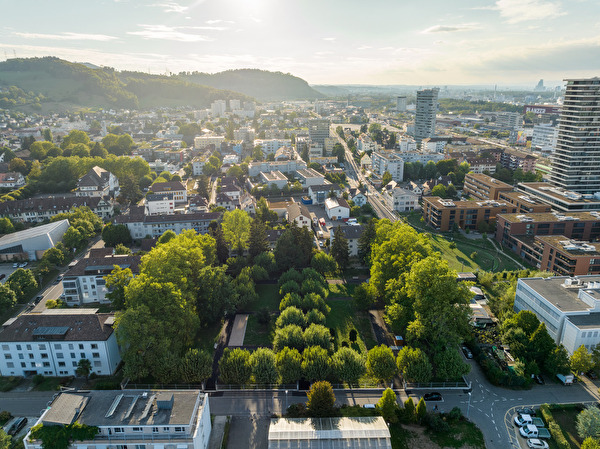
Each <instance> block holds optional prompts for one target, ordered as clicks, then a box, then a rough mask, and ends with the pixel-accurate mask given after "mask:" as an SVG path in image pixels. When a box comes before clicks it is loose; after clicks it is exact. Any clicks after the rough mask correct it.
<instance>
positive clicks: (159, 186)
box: [150, 181, 186, 193]
mask: <svg viewBox="0 0 600 449" xmlns="http://www.w3.org/2000/svg"><path fill="white" fill-rule="evenodd" d="M150 190H152V191H153V192H154V193H157V192H171V191H174V190H186V189H185V186H184V185H183V183H182V182H181V181H169V182H155V183H154V184H152V185H151V186H150Z"/></svg>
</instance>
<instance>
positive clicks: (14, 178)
mask: <svg viewBox="0 0 600 449" xmlns="http://www.w3.org/2000/svg"><path fill="white" fill-rule="evenodd" d="M24 185H25V178H24V177H23V175H22V174H21V173H17V172H11V173H0V188H3V189H14V188H19V187H22V186H24Z"/></svg>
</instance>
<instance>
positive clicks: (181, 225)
mask: <svg viewBox="0 0 600 449" xmlns="http://www.w3.org/2000/svg"><path fill="white" fill-rule="evenodd" d="M223 196H224V197H225V198H226V199H227V200H228V201H231V200H230V199H229V197H228V196H227V195H223ZM220 218H221V214H220V213H219V212H195V213H191V214H175V215H144V214H143V213H134V214H132V213H130V214H129V215H119V216H118V217H116V218H115V223H117V224H124V225H125V226H127V228H128V229H129V232H130V233H131V237H132V238H134V239H143V238H145V237H146V236H148V235H149V236H150V237H151V238H158V237H160V236H161V235H163V234H164V232H165V231H169V230H170V231H173V232H174V233H175V234H179V233H181V232H182V231H185V230H187V229H193V230H195V231H196V232H197V233H199V234H206V233H208V226H209V225H210V222H211V221H216V220H219V219H220Z"/></svg>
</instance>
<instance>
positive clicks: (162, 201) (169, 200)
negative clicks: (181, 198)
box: [144, 193, 175, 215]
mask: <svg viewBox="0 0 600 449" xmlns="http://www.w3.org/2000/svg"><path fill="white" fill-rule="evenodd" d="M144 206H145V211H144V213H145V214H146V215H162V214H174V213H175V200H174V199H173V194H172V193H164V194H162V195H161V194H158V193H150V194H148V195H146V199H145V202H144Z"/></svg>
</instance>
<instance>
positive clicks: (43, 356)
mask: <svg viewBox="0 0 600 449" xmlns="http://www.w3.org/2000/svg"><path fill="white" fill-rule="evenodd" d="M40 355H41V356H42V358H43V359H47V358H48V354H46V353H45V352H44V353H42V354H40Z"/></svg>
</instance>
